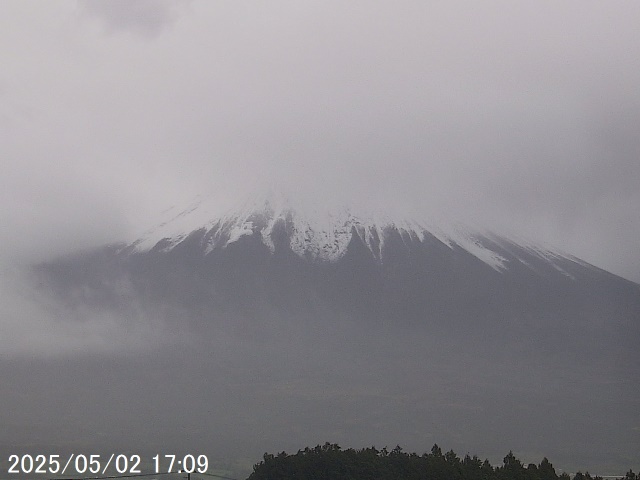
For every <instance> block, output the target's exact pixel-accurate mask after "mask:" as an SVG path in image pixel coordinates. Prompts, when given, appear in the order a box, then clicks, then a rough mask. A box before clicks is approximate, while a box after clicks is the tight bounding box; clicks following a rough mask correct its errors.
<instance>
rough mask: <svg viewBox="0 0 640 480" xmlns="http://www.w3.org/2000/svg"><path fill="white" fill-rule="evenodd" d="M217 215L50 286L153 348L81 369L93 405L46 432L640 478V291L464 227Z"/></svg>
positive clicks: (268, 203)
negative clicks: (426, 456) (449, 451)
mask: <svg viewBox="0 0 640 480" xmlns="http://www.w3.org/2000/svg"><path fill="white" fill-rule="evenodd" d="M217 209H218V208H217V205H215V203H212V202H209V201H208V200H205V199H198V200H197V201H196V202H194V203H193V204H192V205H191V206H190V207H188V208H177V209H174V210H171V211H167V212H165V214H164V215H165V218H164V219H163V220H161V221H159V222H158V224H157V226H156V227H154V228H151V229H148V230H147V231H146V232H144V233H143V234H141V235H140V236H139V238H138V239H137V240H135V241H133V242H129V243H122V244H119V245H111V246H105V247H104V248H101V249H98V250H95V251H91V252H83V253H78V254H77V255H72V256H67V257H65V258H61V259H58V260H55V261H51V262H47V263H44V264H41V265H38V266H37V267H36V268H35V269H34V275H35V276H36V277H37V279H38V284H39V286H40V287H39V288H40V290H41V291H43V292H47V294H48V295H50V296H51V298H54V299H55V301H56V302H57V304H58V305H61V306H62V307H60V308H64V311H67V312H70V313H69V314H70V315H74V316H75V317H74V318H76V320H75V321H77V322H78V325H80V326H82V325H84V324H85V323H86V322H88V321H89V317H90V318H95V317H96V316H100V317H101V318H102V317H108V318H110V319H118V320H117V324H118V325H120V326H121V327H122V329H123V331H125V332H126V335H125V337H126V338H127V339H131V338H132V337H135V336H136V335H139V336H140V341H139V342H138V343H136V345H138V349H137V350H135V351H133V352H125V357H122V358H120V357H118V358H116V357H113V358H111V357H108V356H107V357H104V356H103V357H100V358H101V360H99V361H98V360H91V361H87V362H86V363H85V364H83V366H82V368H80V367H78V368H77V369H75V370H72V371H70V373H69V375H72V374H73V375H76V376H79V377H80V378H81V379H82V381H83V382H84V383H83V387H82V388H80V387H78V389H71V390H70V391H64V392H57V393H56V396H57V397H58V399H59V401H60V402H61V403H60V404H64V403H65V402H68V401H73V398H75V397H74V395H85V396H86V395H89V396H90V399H91V401H92V402H93V403H89V405H91V406H90V407H89V411H84V412H83V413H81V414H80V413H79V414H77V415H74V414H70V416H69V415H67V417H65V423H64V425H59V424H57V423H55V422H52V423H51V424H46V422H45V423H43V424H42V425H40V426H39V427H38V432H36V433H37V434H38V435H41V436H44V437H47V436H48V437H56V436H61V435H63V434H64V432H66V431H69V428H70V427H69V425H76V424H77V425H84V423H83V422H87V421H88V420H87V419H88V418H92V415H108V416H109V417H110V418H114V421H113V423H112V428H111V429H108V430H107V431H103V432H101V437H100V439H101V440H100V441H99V443H100V442H103V443H104V444H109V442H112V443H113V442H118V441H121V439H122V436H121V435H122V433H121V431H122V429H125V430H126V432H127V435H128V438H129V439H131V442H144V443H145V444H146V445H149V448H151V447H153V446H154V445H155V446H157V448H160V446H163V448H167V445H168V444H173V443H175V444H176V445H180V446H181V447H182V448H191V446H195V445H202V444H207V445H211V446H212V447H211V448H214V449H216V451H219V452H220V454H221V455H223V454H224V455H227V454H228V455H232V454H233V455H240V456H243V457H246V456H254V455H258V456H259V455H260V454H261V453H262V452H264V451H265V450H266V451H273V450H278V451H279V450H283V449H287V450H294V451H295V449H296V448H302V447H303V446H304V445H309V444H316V443H323V442H324V441H333V442H338V443H340V444H341V445H343V444H344V445H348V446H363V445H371V444H374V445H379V446H382V445H396V444H400V445H402V446H404V447H406V448H409V449H412V450H418V451H426V450H428V449H429V448H430V447H431V446H432V445H433V443H436V442H437V443H438V444H441V445H442V444H444V445H446V448H453V449H454V450H463V451H473V452H478V453H479V454H480V455H481V456H489V457H492V456H494V457H495V458H496V459H498V458H502V456H503V455H504V453H505V452H504V450H507V451H508V450H509V449H513V450H514V452H515V453H517V454H518V456H520V457H523V458H525V459H531V461H539V460H540V459H539V458H537V457H539V456H540V457H541V456H548V457H549V458H553V459H555V460H554V461H555V462H556V465H557V466H558V467H560V468H564V469H571V468H573V467H574V466H577V467H579V468H589V469H590V471H591V472H592V473H603V474H606V473H607V472H611V471H615V469H616V468H618V467H617V466H619V465H622V464H624V465H631V466H633V465H634V464H637V463H638V462H640V457H638V452H640V395H638V394H639V393H640V391H639V390H638V385H639V384H640V382H639V380H640V379H639V377H638V372H639V371H640V355H639V354H638V352H639V350H638V348H637V347H638V339H640V286H639V285H637V284H635V283H633V282H630V281H627V280H624V279H622V278H620V277H617V276H615V275H613V274H610V273H608V272H605V271H603V270H601V269H599V268H597V267H594V266H592V265H589V264H588V263H586V262H584V261H582V260H580V259H578V258H575V257H573V256H571V255H570V254H566V253H562V252H559V251H557V250H555V249H553V248H551V247H544V246H539V245H536V244H534V243H533V242H525V241H520V240H514V239H508V238H506V237H504V236H501V235H496V234H493V233H489V232H482V231H479V230H475V229H471V228H466V227H462V226H459V225H456V226H446V225H443V224H442V223H440V224H438V223H437V222H422V221H414V220H408V219H406V218H401V216H395V215H390V214H372V213H362V209H360V210H357V209H336V210H331V209H318V208H317V207H314V208H307V207H304V206H301V205H297V204H294V203H292V202H289V201H286V200H284V199H283V198H282V197H276V198H275V199H274V198H273V197H272V198H269V199H267V200H264V199H261V200H258V201H251V202H248V203H247V204H245V205H244V206H242V207H240V208H236V209H232V210H231V211H229V212H227V213H224V212H219V211H217ZM83 312H84V313H83ZM141 326H142V327H141ZM143 327H144V328H148V330H144V328H143ZM140 328H142V330H140ZM141 331H142V332H143V333H140V332H141ZM145 332H146V333H145ZM136 338H137V337H136ZM127 359H128V360H127ZM45 370H46V369H45ZM0 373H1V372H0ZM105 377H106V378H108V381H103V379H104V378H105ZM167 382H168V383H167ZM45 383H46V382H45ZM114 385H115V386H117V388H118V389H117V393H113V390H112V388H113V386H114ZM161 385H164V387H161ZM14 387H15V386H14ZM8 388H9V387H7V389H8ZM84 389H88V390H84ZM16 391H17V390H16V388H13V389H11V390H7V392H5V393H7V398H8V400H7V402H8V404H12V405H13V406H14V407H15V409H16V411H20V408H21V397H20V396H17V395H16V393H15V392H16ZM82 392H85V393H82ZM86 392H91V393H86ZM138 392H146V393H145V395H142V394H141V393H138ZM149 392H151V394H152V395H154V399H153V400H151V399H150V398H149ZM42 393H43V398H46V397H47V396H46V395H44V393H45V392H44V391H43V392H42ZM114 395H115V396H116V398H117V399H118V401H116V402H115V403H114V402H111V401H108V399H109V398H112V399H113V396H114ZM125 404H126V405H128V406H130V409H128V410H126V412H129V413H125V412H123V411H122V410H121V409H119V407H118V405H125ZM148 405H151V406H150V407H147V406H148ZM173 405H180V409H179V410H175V407H173ZM46 408H50V407H46ZM147 408H151V410H150V411H148V410H147ZM7 411H12V410H11V409H7ZM158 416H163V417H164V418H167V423H166V424H163V425H155V424H154V423H153V422H152V419H153V418H158ZM50 418H53V417H50ZM89 423H91V422H90V421H89ZM185 426H186V427H185ZM10 434H11V432H10ZM13 434H15V435H16V436H17V437H20V436H22V437H25V435H24V434H23V433H20V432H13ZM27 437H28V435H27V436H26V437H25V438H24V439H23V440H24V441H25V442H28V441H29V440H30V439H29V438H27ZM59 441H63V437H61V438H60V439H59ZM96 442H98V440H96ZM194 448H195V447H194ZM634 462H635V463H634Z"/></svg>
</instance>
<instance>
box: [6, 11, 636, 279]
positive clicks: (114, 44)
mask: <svg viewBox="0 0 640 480" xmlns="http://www.w3.org/2000/svg"><path fill="white" fill-rule="evenodd" d="M3 9H4V10H5V12H4V13H5V14H4V15H3V16H2V20H0V22H2V27H3V28H2V30H1V31H2V32H3V33H2V36H3V42H2V43H1V44H2V45H3V47H0V48H1V49H2V50H1V53H2V55H3V58H4V59H5V62H4V63H5V69H4V72H3V74H2V76H1V77H0V85H2V92H3V93H2V96H1V97H0V124H1V125H2V132H3V133H2V134H1V135H3V145H4V153H5V157H6V158H7V159H8V165H7V166H6V169H5V171H6V172H7V174H6V175H3V178H2V180H0V182H1V183H2V185H1V186H2V192H3V198H4V200H5V201H4V202H3V207H2V211H1V213H0V215H2V220H3V221H4V223H5V225H7V229H6V230H5V232H6V233H3V237H4V238H3V244H4V245H6V247H5V249H4V250H5V252H3V253H4V255H3V256H5V257H8V256H15V254H16V252H19V253H20V255H21V257H22V258H25V259H28V258H30V257H36V256H40V257H41V256H43V255H53V254H58V253H60V252H67V251H69V250H70V247H74V248H75V247H76V245H77V246H82V247H87V246H90V245H97V244H100V243H101V242H102V241H113V240H117V239H120V238H128V237H130V236H131V235H133V232H134V231H136V230H137V229H138V228H139V227H140V226H141V225H143V224H145V222H149V221H150V218H151V216H152V214H153V213H154V212H156V211H159V210H161V209H162V208H164V207H166V206H169V205H172V204H176V203H181V202H184V201H186V200H187V199H190V198H191V197H192V196H193V195H194V194H196V193H200V192H214V193H215V194H216V195H218V196H219V197H220V201H221V203H224V202H227V201H230V199H232V198H236V197H240V196H242V195H243V194H245V193H247V192H248V191H250V190H252V189H253V188H254V185H255V183H256V181H257V179H260V181H261V182H264V183H278V184H280V185H285V186H286V188H288V189H290V190H294V191H297V192H303V194H304V195H308V196H312V197H315V198H316V199H317V200H316V201H318V202H324V201H336V202H337V201H341V202H350V203H367V204H370V205H373V206H374V207H380V206H383V207H384V208H394V209H398V210H405V211H410V212H412V213H415V214H419V215H428V216H440V217H445V218H459V219H461V220H463V221H474V222H476V223H480V224H483V225H486V226H487V227H488V228H495V229H500V230H510V231H514V232H516V233H519V234H523V235H526V236H529V237H533V238H538V239H541V240H544V241H548V242H550V243H553V244H555V245H557V246H558V247H560V248H562V249H564V250H566V251H568V252H569V253H573V254H576V255H578V256H581V257H583V258H585V259H586V260H588V261H590V262H592V263H595V264H597V265H598V266H601V267H604V268H607V269H611V270H613V271H614V272H615V273H618V274H621V275H624V276H626V277H628V278H632V279H634V280H636V281H640V259H639V258H638V255H637V253H636V247H635V246H636V240H635V239H636V238H638V234H639V233H640V232H639V231H638V229H639V228H640V227H638V226H639V225H640V217H639V215H640V213H638V209H637V205H638V204H639V203H638V201H639V200H638V195H639V194H638V191H639V190H640V189H639V188H638V185H640V172H639V171H638V163H639V162H638V161H637V159H638V152H639V151H640V141H639V140H638V138H637V135H635V132H634V129H633V126H634V125H636V124H638V119H639V117H640V94H639V93H638V89H637V87H636V86H637V85H638V84H640V67H639V66H638V63H637V62H636V61H635V59H636V58H638V57H640V42H639V41H638V38H637V33H636V22H635V19H637V18H639V16H640V7H638V6H637V5H635V4H631V3H624V4H617V5H614V6H611V5H607V6H606V8H605V7H604V6H602V5H600V4H598V3H596V2H587V3H584V2H565V3H562V4H556V3H540V2H535V3H534V2H530V3H523V4H519V5H517V6H514V5H513V4H511V3H503V2H495V3H491V4H478V5H467V6H465V8H464V9H463V8H459V7H456V6H450V5H444V4H442V5H441V4H435V5H434V4H431V5H425V4H423V3H422V2H412V1H406V2H400V3H394V4H393V5H391V4H389V3H387V2H366V3H365V2H355V3H350V4H349V5H348V6H347V5H345V4H344V3H340V2H306V3H304V4H300V3H299V2H284V1H280V2H269V3H268V4H263V3H258V2H255V3H248V4H247V3H235V2H234V3H209V2H192V3H191V4H190V5H189V8H188V9H187V8H185V6H184V5H183V4H181V3H180V4H178V3H169V2H153V3H146V2H140V3H135V4H134V3H131V2H125V3H118V2H88V3H80V4H75V3H61V4H53V5H48V4H47V5H43V6H40V8H39V9H38V10H37V11H33V9H30V8H27V7H25V6H23V5H22V4H20V3H14V4H7V5H6V6H4V7H3ZM182 12H186V13H184V14H182ZM178 16H179V21H178ZM95 18H99V19H100V21H101V22H102V23H103V25H104V27H105V28H106V30H107V31H109V32H112V33H114V34H112V35H103V32H101V31H97V30H96V29H95V28H94V27H95ZM167 27H170V28H167ZM125 31H131V32H135V33H137V34H140V35H141V36H142V38H143V39H152V40H153V41H140V39H139V38H138V37H140V35H134V36H129V35H116V34H115V33H118V32H125ZM160 33H162V34H160ZM45 199H46V200H45ZM327 199H330V200H327Z"/></svg>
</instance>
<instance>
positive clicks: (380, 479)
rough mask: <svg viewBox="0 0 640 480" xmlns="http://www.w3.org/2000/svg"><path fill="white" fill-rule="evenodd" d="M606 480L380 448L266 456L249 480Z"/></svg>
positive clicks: (509, 460) (545, 465)
mask: <svg viewBox="0 0 640 480" xmlns="http://www.w3.org/2000/svg"><path fill="white" fill-rule="evenodd" d="M289 479H291V480H293V479H296V480H301V479H304V480H399V479H402V480H603V479H602V477H599V476H591V475H590V474H589V472H584V473H583V472H580V471H579V472H577V473H576V474H575V475H573V476H570V475H569V474H568V473H561V474H558V473H557V472H556V470H555V468H554V467H553V465H552V464H551V463H550V462H549V460H548V459H547V458H543V459H542V461H541V462H540V463H539V464H534V463H530V464H528V465H524V464H523V463H522V462H521V461H520V460H519V459H518V458H516V457H515V455H514V454H513V452H511V451H510V452H509V453H508V454H507V455H506V456H505V457H504V459H503V464H502V465H499V466H493V465H491V464H490V463H489V461H488V460H484V461H483V460H480V459H479V458H478V457H477V456H475V455H474V456H473V457H471V456H469V455H465V456H464V458H460V457H459V456H458V455H457V454H456V453H455V452H454V451H453V450H450V451H448V452H446V453H443V452H442V450H441V448H440V447H439V446H438V445H437V444H436V445H434V446H433V448H432V449H431V452H430V453H424V454H423V455H418V454H416V453H407V452H405V451H403V449H402V447H400V446H396V447H395V448H394V449H393V450H391V451H389V450H387V448H386V447H385V448H382V449H381V450H378V449H376V448H375V447H369V448H362V449H357V450H356V449H352V448H349V449H345V450H343V449H341V448H340V446H339V445H337V444H331V443H325V444H324V445H322V446H320V445H318V446H316V447H314V448H309V447H307V448H305V449H304V450H299V451H298V452H297V453H296V454H293V455H289V454H287V453H285V452H281V453H278V454H277V455H273V454H269V453H265V454H264V456H263V459H262V461H261V462H260V463H258V464H256V465H254V467H253V473H252V474H251V475H250V476H249V478H248V480H289ZM622 479H623V480H640V474H635V473H634V472H633V471H632V470H629V471H628V472H627V474H626V475H625V476H624V477H622Z"/></svg>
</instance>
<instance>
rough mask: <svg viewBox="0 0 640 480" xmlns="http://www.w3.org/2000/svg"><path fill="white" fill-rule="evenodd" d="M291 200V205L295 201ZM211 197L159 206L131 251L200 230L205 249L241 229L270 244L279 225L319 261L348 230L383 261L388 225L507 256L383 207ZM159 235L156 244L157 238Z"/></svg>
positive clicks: (463, 233) (335, 255) (336, 253)
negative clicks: (232, 203) (160, 213)
mask: <svg viewBox="0 0 640 480" xmlns="http://www.w3.org/2000/svg"><path fill="white" fill-rule="evenodd" d="M294 205H295V206H294ZM220 210H221V209H220V207H219V205H218V204H217V203H216V202H215V201H213V200H212V199H211V198H206V197H202V196H199V197H196V199H194V201H193V202H192V203H191V204H190V205H189V206H188V207H187V208H186V209H176V208H172V209H169V210H167V211H166V212H164V219H163V220H161V221H160V222H158V224H157V226H155V227H153V228H151V229H149V230H147V231H146V232H144V234H142V235H141V236H140V237H139V239H138V240H136V241H135V242H134V243H133V245H132V246H133V247H134V250H135V251H138V252H141V251H148V250H151V249H152V248H154V247H156V246H158V248H162V250H165V251H169V250H171V249H172V248H173V247H174V246H176V245H177V244H179V243H180V242H182V241H183V240H184V239H185V238H186V237H187V236H188V235H189V234H190V233H192V232H194V231H196V230H204V231H205V232H206V234H205V235H204V237H203V238H204V240H203V242H204V245H203V248H204V250H205V253H206V254H208V253H210V252H211V251H213V250H214V249H217V248H225V247H226V246H227V245H229V244H232V243H234V242H236V241H237V240H239V239H240V238H242V237H243V236H245V235H253V234H259V235H260V237H261V240H262V242H263V243H264V244H265V245H266V246H267V247H269V248H270V249H271V250H272V251H274V249H275V244H274V235H273V233H274V228H275V226H276V225H278V224H280V225H284V226H285V229H286V231H287V233H288V237H289V246H290V248H291V250H292V251H293V252H295V253H296V254H297V255H299V256H301V257H303V258H308V259H311V260H318V261H330V262H331V261H336V260H338V259H339V258H341V257H342V256H343V255H344V254H345V252H346V250H347V246H348V245H349V242H350V241H351V239H352V236H353V235H354V234H355V235H358V236H359V237H360V239H361V240H362V242H363V243H364V244H365V245H366V246H367V248H369V250H370V251H371V253H372V254H373V256H374V257H375V258H376V259H378V260H379V261H382V259H383V258H382V257H383V249H384V243H385V240H386V238H387V235H388V230H389V229H393V230H396V231H397V232H399V233H400V234H401V236H403V238H406V236H407V235H408V236H409V237H411V238H415V239H417V240H419V241H424V239H425V235H427V234H430V235H432V236H434V237H436V238H437V239H439V240H440V241H441V242H442V243H444V244H445V245H447V246H449V247H450V248H454V247H457V248H462V249H463V250H465V251H467V252H469V253H470V254H472V255H474V256H475V257H477V258H478V259H480V260H481V261H483V262H485V263H486V264H488V265H490V266H491V267H492V268H494V269H495V270H501V269H504V268H505V266H506V262H507V260H506V259H505V258H504V257H502V256H501V255H499V254H498V253H496V252H494V251H492V250H490V249H488V248H486V247H485V246H483V245H482V243H481V242H480V241H479V239H480V238H481V237H480V236H479V235H478V234H475V233H473V232H472V231H471V230H469V229H468V228H465V227H462V226H461V225H449V226H445V225H442V224H441V223H440V224H439V225H437V226H436V225H435V224H434V223H432V222H421V221H415V220H409V219H399V218H397V217H394V216H393V215H390V214H388V213H381V212H366V211H364V209H359V211H358V212H354V211H353V210H352V209H351V208H348V207H343V208H337V209H330V208H322V207H319V206H318V205H309V204H303V203H298V202H296V203H295V204H294V202H292V201H291V200H290V198H288V197H287V196H285V195H283V194H271V195H269V196H267V197H255V198H252V199H250V200H249V201H245V202H244V203H243V204H241V205H239V206H237V207H235V208H231V209H228V210H227V211H226V212H224V211H222V212H221V211H220ZM161 241H162V244H161V247H160V246H159V242H161Z"/></svg>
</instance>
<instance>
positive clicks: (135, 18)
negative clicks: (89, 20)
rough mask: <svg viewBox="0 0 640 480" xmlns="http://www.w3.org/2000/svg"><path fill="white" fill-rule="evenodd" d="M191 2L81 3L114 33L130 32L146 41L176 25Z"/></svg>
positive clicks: (121, 0) (117, 0)
mask: <svg viewBox="0 0 640 480" xmlns="http://www.w3.org/2000/svg"><path fill="white" fill-rule="evenodd" d="M189 3H190V0H112V1H97V2H93V1H88V0H79V5H80V7H81V9H82V10H83V12H84V13H85V14H87V15H88V16H92V17H95V18H97V19H99V20H101V21H102V22H103V24H104V27H105V29H106V30H107V31H108V32H111V33H117V32H123V31H124V32H126V31H130V32H133V33H136V34H138V35H142V36H144V37H156V36H157V35H159V34H160V33H161V32H162V31H163V30H164V29H166V28H167V27H169V26H171V25H173V24H174V23H175V22H176V20H177V19H178V16H179V14H180V11H181V10H182V9H184V7H185V6H187V5H188V4H189Z"/></svg>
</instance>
